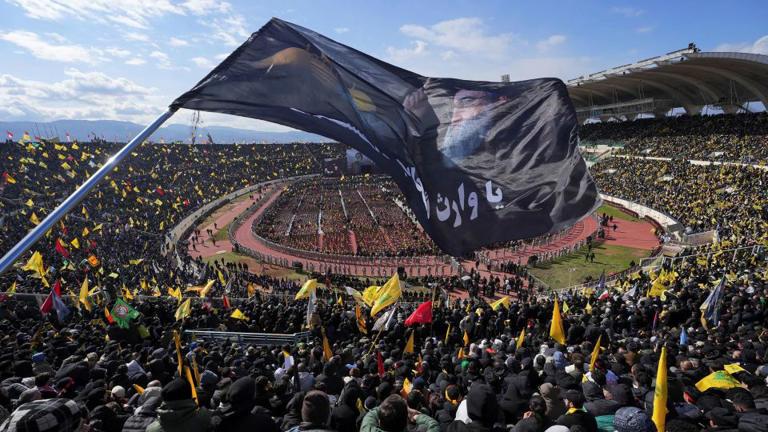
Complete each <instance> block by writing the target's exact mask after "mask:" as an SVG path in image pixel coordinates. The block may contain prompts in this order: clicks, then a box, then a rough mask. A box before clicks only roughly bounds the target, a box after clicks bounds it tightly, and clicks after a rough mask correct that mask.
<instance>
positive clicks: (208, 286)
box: [200, 279, 216, 298]
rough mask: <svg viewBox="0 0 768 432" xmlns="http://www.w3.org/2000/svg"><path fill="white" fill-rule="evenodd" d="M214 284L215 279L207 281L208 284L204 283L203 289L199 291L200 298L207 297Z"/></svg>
mask: <svg viewBox="0 0 768 432" xmlns="http://www.w3.org/2000/svg"><path fill="white" fill-rule="evenodd" d="M215 283H216V280H215V279H209V280H208V283H206V284H205V286H204V287H203V289H201V290H200V297H201V298H205V296H207V295H208V293H209V292H210V291H211V288H213V284H215Z"/></svg>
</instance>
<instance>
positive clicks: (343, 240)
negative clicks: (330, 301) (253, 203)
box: [256, 176, 439, 257]
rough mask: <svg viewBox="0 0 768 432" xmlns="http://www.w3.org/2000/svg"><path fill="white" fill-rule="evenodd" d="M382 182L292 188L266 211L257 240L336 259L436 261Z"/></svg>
mask: <svg viewBox="0 0 768 432" xmlns="http://www.w3.org/2000/svg"><path fill="white" fill-rule="evenodd" d="M398 197H400V198H401V200H402V196H401V195H400V193H399V191H398V189H397V187H396V186H395V185H394V183H393V182H392V181H391V180H387V179H385V178H384V177H381V176H357V177H347V178H339V177H328V178H323V179H322V180H321V181H319V182H318V181H317V180H307V181H300V182H297V183H295V184H292V185H291V186H289V187H288V188H287V190H286V191H284V192H283V193H282V194H281V196H280V197H279V198H278V201H277V202H276V203H275V204H274V205H273V206H271V207H270V208H269V209H267V211H266V213H265V214H264V216H263V217H262V218H261V220H260V221H259V224H258V225H257V226H256V232H257V234H259V235H261V236H262V237H264V238H267V239H269V240H271V241H274V242H276V243H279V244H285V245H287V246H290V247H293V248H296V249H301V250H309V251H316V252H324V253H330V254H338V255H358V256H372V257H391V256H424V255H438V254H439V250H438V249H437V246H436V245H435V244H434V242H432V240H430V239H429V237H427V235H426V234H425V233H424V232H423V230H421V228H420V227H419V226H418V224H417V223H416V222H415V221H413V220H411V219H410V218H409V217H408V215H407V214H406V213H405V212H404V210H403V209H401V208H400V207H399V206H397V205H396V204H395V199H397V198H398Z"/></svg>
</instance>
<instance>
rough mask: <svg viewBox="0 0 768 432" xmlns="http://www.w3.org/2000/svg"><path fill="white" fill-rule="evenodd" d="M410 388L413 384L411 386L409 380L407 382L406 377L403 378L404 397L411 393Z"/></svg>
mask: <svg viewBox="0 0 768 432" xmlns="http://www.w3.org/2000/svg"><path fill="white" fill-rule="evenodd" d="M412 388H413V384H411V380H409V379H408V377H405V379H404V380H403V393H405V396H408V395H409V394H410V393H411V389H412Z"/></svg>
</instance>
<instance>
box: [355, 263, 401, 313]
mask: <svg viewBox="0 0 768 432" xmlns="http://www.w3.org/2000/svg"><path fill="white" fill-rule="evenodd" d="M369 289H370V288H369ZM366 291H367V290H366ZM401 295H402V291H401V290H400V278H399V277H398V276H397V272H395V274H393V275H392V277H391V278H389V280H388V281H387V283H385V284H384V285H382V286H381V288H380V289H378V290H377V291H376V299H375V300H374V302H373V305H372V306H371V316H376V314H377V313H379V312H381V311H382V310H384V309H385V308H387V307H389V306H391V305H393V304H395V303H396V302H397V301H398V300H399V299H400V296H401ZM363 297H365V294H363Z"/></svg>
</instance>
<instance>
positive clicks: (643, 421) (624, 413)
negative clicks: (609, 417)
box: [613, 407, 653, 432]
mask: <svg viewBox="0 0 768 432" xmlns="http://www.w3.org/2000/svg"><path fill="white" fill-rule="evenodd" d="M613 427H614V429H616V432H650V431H652V430H653V424H652V423H651V419H650V418H648V414H646V413H645V411H643V410H641V409H639V408H636V407H624V408H619V409H618V411H616V414H615V415H614V417H613Z"/></svg>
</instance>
